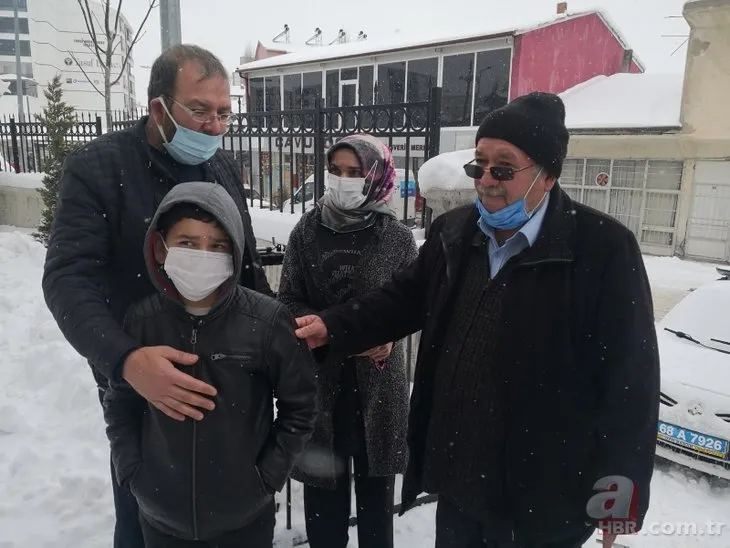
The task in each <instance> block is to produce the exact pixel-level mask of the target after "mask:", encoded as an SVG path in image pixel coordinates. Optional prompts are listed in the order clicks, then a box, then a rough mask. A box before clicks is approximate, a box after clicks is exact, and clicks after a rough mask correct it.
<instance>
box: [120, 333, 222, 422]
mask: <svg viewBox="0 0 730 548" xmlns="http://www.w3.org/2000/svg"><path fill="white" fill-rule="evenodd" d="M197 361H198V357H197V356H196V355H194V354H187V353H185V352H182V351H180V350H176V349H174V348H171V347H169V346H148V347H143V348H139V349H137V350H135V351H134V352H132V353H131V354H130V355H129V356H128V357H127V359H126V360H125V362H124V367H123V372H122V377H123V378H124V380H126V381H127V382H128V383H129V384H130V385H131V386H132V388H134V389H135V390H136V391H137V393H138V394H139V395H140V396H142V397H143V398H144V399H146V400H147V401H149V402H150V403H151V404H152V405H154V406H155V407H156V408H157V409H159V410H160V411H162V412H163V413H165V414H166V415H167V416H169V417H170V418H173V419H175V420H179V421H182V420H185V417H186V416H187V417H190V418H192V419H195V420H202V419H203V413H202V412H201V411H200V409H205V410H208V411H212V410H213V409H214V408H215V403H214V402H213V401H212V400H211V399H210V398H208V397H206V396H210V397H214V396H215V395H216V394H217V391H216V389H215V388H214V387H212V386H210V385H209V384H206V383H204V382H203V381H200V380H198V379H196V378H195V377H192V376H191V375H188V374H186V373H183V372H182V371H180V370H178V369H177V368H176V367H175V366H174V365H173V362H174V363H177V364H179V365H184V366H195V364H196V363H197Z"/></svg>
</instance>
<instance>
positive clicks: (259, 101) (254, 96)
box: [248, 78, 264, 112]
mask: <svg viewBox="0 0 730 548" xmlns="http://www.w3.org/2000/svg"><path fill="white" fill-rule="evenodd" d="M248 94H249V99H248V101H249V104H248V110H249V112H263V111H264V79H263V78H251V79H250V80H249V81H248Z"/></svg>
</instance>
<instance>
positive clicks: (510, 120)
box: [476, 91, 570, 179]
mask: <svg viewBox="0 0 730 548" xmlns="http://www.w3.org/2000/svg"><path fill="white" fill-rule="evenodd" d="M485 137H487V138H491V139H501V140H503V141H507V142H508V143H511V144H513V145H515V146H516V147H518V148H519V149H520V150H522V151H523V152H524V153H525V154H527V155H528V156H529V157H530V158H532V159H533V160H534V161H535V163H537V164H538V165H540V166H542V167H543V168H544V169H545V171H546V172H547V173H548V174H550V175H552V176H553V177H555V178H556V179H557V178H559V177H560V173H561V172H562V170H563V161H564V160H565V156H566V155H567V154H568V139H569V137H570V136H569V134H568V130H567V128H566V127H565V105H564V104H563V101H562V99H560V97H558V96H557V95H555V94H553V93H544V92H540V91H535V92H533V93H529V94H527V95H523V96H522V97H518V98H517V99H515V100H514V101H512V102H511V103H509V104H507V105H505V106H503V107H502V108H498V109H496V110H493V111H492V112H490V113H489V114H487V116H486V117H485V118H484V121H482V124H481V125H480V126H479V131H477V138H476V142H477V143H478V142H479V140H480V139H483V138H485Z"/></svg>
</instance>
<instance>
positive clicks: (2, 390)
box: [0, 227, 730, 548]
mask: <svg viewBox="0 0 730 548" xmlns="http://www.w3.org/2000/svg"><path fill="white" fill-rule="evenodd" d="M44 255H45V251H44V249H43V247H42V246H41V245H40V244H38V243H36V242H34V241H33V240H32V239H31V237H30V236H29V235H28V231H23V232H21V231H15V230H13V229H11V228H8V227H0V356H2V360H0V493H1V494H2V496H1V497H0V548H46V547H48V548H51V547H52V548H72V547H73V548H102V547H104V548H106V547H109V546H111V531H112V527H113V516H112V498H111V486H110V483H109V455H108V449H107V440H106V438H105V435H104V427H103V423H102V417H101V410H100V408H99V403H98V400H97V395H96V390H95V386H94V382H93V380H92V377H91V374H90V373H89V370H88V366H87V365H86V363H85V362H84V360H83V359H82V358H80V357H79V356H77V355H76V354H75V352H74V351H73V349H72V348H71V347H70V346H69V345H68V344H67V343H66V342H65V340H64V339H63V337H62V336H61V333H60V332H59V330H58V328H57V327H56V324H55V322H54V321H53V319H52V318H51V315H50V313H49V312H48V310H47V309H46V306H45V303H44V301H43V295H42V292H41V289H40V282H41V273H42V265H43V259H44ZM646 261H647V269H648V271H649V274H650V276H651V278H652V281H653V282H655V283H656V284H657V288H660V289H659V290H661V288H662V287H664V288H668V289H671V290H677V291H688V290H690V289H692V288H694V287H697V285H699V284H701V283H703V282H705V281H708V280H711V279H714V278H715V272H714V267H713V266H710V265H703V264H696V263H687V262H683V261H680V260H678V259H663V258H652V257H647V259H646ZM292 489H293V500H292V504H293V528H292V530H291V531H289V530H287V529H286V527H285V523H286V522H285V508H286V500H285V496H284V494H280V495H279V496H278V500H279V501H280V502H281V510H280V512H279V515H278V523H277V531H276V539H277V545H278V546H291V545H292V540H293V539H294V538H295V537H298V536H301V535H303V532H304V529H303V514H302V504H301V490H300V486H299V484H297V483H293V485H292ZM434 515H435V505H433V504H431V505H426V506H423V507H420V508H417V509H414V510H412V511H410V512H408V513H407V514H406V515H405V516H404V517H403V518H396V526H395V527H396V546H402V547H407V546H423V547H426V546H432V545H433V538H434ZM708 520H710V521H712V522H714V523H715V524H719V523H727V522H728V521H730V489H728V488H727V487H723V486H718V485H711V484H710V483H709V482H708V480H707V479H706V478H704V477H697V476H695V475H693V474H688V473H685V472H684V471H682V470H679V469H675V468H668V469H665V468H658V469H657V471H656V474H655V477H654V481H653V484H652V506H651V510H650V513H649V516H648V518H647V532H646V533H642V534H640V535H637V536H632V537H624V538H622V540H621V542H622V543H623V544H624V545H626V546H629V547H630V548H653V547H667V548H680V547H681V548H685V547H702V548H707V547H718V548H720V547H722V548H727V547H728V546H730V531H726V530H725V529H728V527H727V526H726V527H725V528H724V529H723V530H722V533H723V534H721V535H718V534H717V533H716V534H715V535H711V534H708V532H707V529H706V526H707V522H708ZM687 524H695V525H694V526H692V525H687ZM692 527H696V528H697V530H696V531H693V530H692ZM682 528H685V529H682ZM687 528H689V529H687ZM714 528H715V530H717V529H718V526H717V525H715V527H714ZM673 531H674V534H671V533H672V532H673ZM678 531H679V532H678ZM682 532H684V534H681V533H682ZM700 532H703V533H704V534H703V535H700V534H699V533H700ZM688 533H689V534H688ZM352 537H353V538H352V541H351V545H353V546H357V541H356V538H355V537H356V535H355V532H354V531H352ZM586 546H598V544H594V542H593V541H591V542H589V543H588V544H586Z"/></svg>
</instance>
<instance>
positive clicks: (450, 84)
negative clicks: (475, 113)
mask: <svg viewBox="0 0 730 548" xmlns="http://www.w3.org/2000/svg"><path fill="white" fill-rule="evenodd" d="M473 79H474V54H473V53H466V54H462V55H447V56H444V74H443V86H442V87H443V91H442V106H441V126H442V127H455V126H469V125H471V104H472V101H471V98H472V97H471V93H472V82H473Z"/></svg>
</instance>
